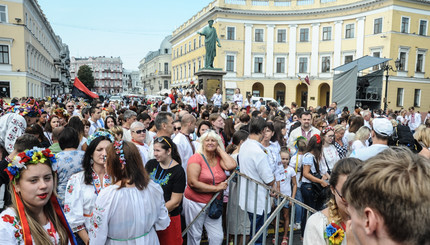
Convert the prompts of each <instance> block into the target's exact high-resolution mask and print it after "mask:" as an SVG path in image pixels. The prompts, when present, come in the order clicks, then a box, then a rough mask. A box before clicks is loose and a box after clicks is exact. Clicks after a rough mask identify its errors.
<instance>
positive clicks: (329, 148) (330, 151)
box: [321, 126, 340, 174]
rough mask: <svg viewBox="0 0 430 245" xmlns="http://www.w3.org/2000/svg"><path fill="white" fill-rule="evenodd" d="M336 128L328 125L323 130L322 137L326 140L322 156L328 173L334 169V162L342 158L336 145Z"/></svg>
mask: <svg viewBox="0 0 430 245" xmlns="http://www.w3.org/2000/svg"><path fill="white" fill-rule="evenodd" d="M334 137H335V136H334V128H332V127H331V126H328V127H326V128H324V129H323V130H322V131H321V138H322V140H323V142H324V144H323V151H322V158H323V160H324V164H325V165H326V167H327V172H328V174H330V173H331V171H332V170H333V167H334V164H335V163H336V162H337V161H339V160H340V157H339V154H338V153H337V150H336V147H335V146H334Z"/></svg>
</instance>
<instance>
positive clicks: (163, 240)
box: [145, 136, 186, 245]
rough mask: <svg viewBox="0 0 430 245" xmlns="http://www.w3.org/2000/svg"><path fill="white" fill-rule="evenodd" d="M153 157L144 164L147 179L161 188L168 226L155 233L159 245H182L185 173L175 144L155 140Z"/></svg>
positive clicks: (160, 138) (164, 138) (165, 138)
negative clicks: (181, 214)
mask: <svg viewBox="0 0 430 245" xmlns="http://www.w3.org/2000/svg"><path fill="white" fill-rule="evenodd" d="M154 157H155V159H152V160H149V161H148V162H147V163H146V166H145V168H146V171H148V173H149V177H150V178H151V179H152V180H153V181H154V182H155V183H157V184H159V185H160V186H161V188H163V192H164V201H165V202H166V208H167V210H168V211H169V217H170V225H169V227H167V229H165V230H163V231H157V235H158V239H159V240H160V244H161V245H163V244H166V245H169V244H182V235H181V217H180V209H181V206H180V205H181V202H182V197H183V194H184V190H185V182H186V178H185V171H184V169H183V168H182V165H181V157H180V155H179V153H178V148H177V146H176V144H175V143H173V141H172V140H171V139H170V138H169V137H165V136H161V137H158V138H155V140H154Z"/></svg>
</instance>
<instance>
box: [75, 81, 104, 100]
mask: <svg viewBox="0 0 430 245" xmlns="http://www.w3.org/2000/svg"><path fill="white" fill-rule="evenodd" d="M72 95H73V96H76V97H82V98H84V99H97V98H98V97H99V96H98V95H97V94H95V93H93V92H91V91H90V90H89V89H88V88H87V87H85V85H84V84H83V83H82V82H81V81H80V80H79V78H77V77H76V78H75V82H74V83H73V89H72Z"/></svg>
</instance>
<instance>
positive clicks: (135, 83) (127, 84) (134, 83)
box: [122, 69, 142, 94]
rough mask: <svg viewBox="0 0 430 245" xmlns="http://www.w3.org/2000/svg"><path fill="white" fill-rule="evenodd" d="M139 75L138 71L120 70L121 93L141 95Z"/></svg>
mask: <svg viewBox="0 0 430 245" xmlns="http://www.w3.org/2000/svg"><path fill="white" fill-rule="evenodd" d="M139 77H140V74H139V71H131V70H126V69H123V70H122V86H123V87H122V88H123V93H127V94H140V93H141V89H142V87H141V85H140V79H139Z"/></svg>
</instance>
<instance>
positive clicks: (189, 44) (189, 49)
mask: <svg viewBox="0 0 430 245" xmlns="http://www.w3.org/2000/svg"><path fill="white" fill-rule="evenodd" d="M188 52H191V41H190V42H189V43H188Z"/></svg>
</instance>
